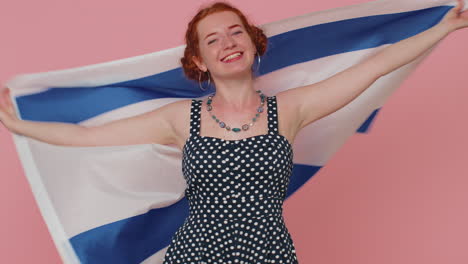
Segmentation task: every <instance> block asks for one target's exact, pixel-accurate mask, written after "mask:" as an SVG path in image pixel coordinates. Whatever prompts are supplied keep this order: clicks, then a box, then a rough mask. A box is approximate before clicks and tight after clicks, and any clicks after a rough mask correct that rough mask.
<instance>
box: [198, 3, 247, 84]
mask: <svg viewBox="0 0 468 264" xmlns="http://www.w3.org/2000/svg"><path fill="white" fill-rule="evenodd" d="M197 29H198V39H199V50H200V57H201V60H198V59H197V58H195V57H194V62H195V63H196V64H197V66H198V68H200V69H201V70H202V71H206V70H209V72H210V74H211V76H214V77H215V78H227V79H232V78H240V77H245V76H246V74H251V72H252V71H251V67H252V64H253V60H254V58H255V53H256V49H255V46H254V44H253V42H252V39H251V38H250V36H249V34H248V33H247V31H246V29H245V28H244V25H243V24H242V21H241V20H240V18H239V17H238V16H237V14H236V13H234V12H231V11H223V12H217V13H214V14H210V15H208V16H207V17H205V18H203V19H202V20H200V21H199V22H198V27H197ZM230 55H233V56H230Z"/></svg>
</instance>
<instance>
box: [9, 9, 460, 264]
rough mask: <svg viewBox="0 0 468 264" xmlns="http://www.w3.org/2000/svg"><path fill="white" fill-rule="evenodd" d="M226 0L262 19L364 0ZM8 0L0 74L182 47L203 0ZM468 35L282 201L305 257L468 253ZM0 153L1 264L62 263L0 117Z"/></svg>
mask: <svg viewBox="0 0 468 264" xmlns="http://www.w3.org/2000/svg"><path fill="white" fill-rule="evenodd" d="M231 1H232V3H234V4H235V5H237V6H238V7H239V8H241V9H242V10H244V11H245V12H246V13H247V14H248V15H250V17H251V18H252V19H253V21H254V22H256V23H258V24H263V23H267V22H271V21H276V20H279V19H282V18H286V17H290V16H295V15H300V14H303V13H308V12H312V11H318V10H323V9H329V8H333V7H339V6H344V5H350V4H357V3H361V2H365V1H362V0H331V1H320V2H319V1H315V2H312V1H305V0H289V1H281V2H280V1H271V0H256V1H247V0H231ZM5 2H6V0H4V1H3V2H2V8H1V9H0V32H1V45H2V48H1V49H0V58H1V63H0V80H1V81H2V82H4V81H6V80H7V79H9V78H11V77H12V76H13V75H15V74H19V73H27V72H38V71H49V70H54V69H63V68H69V67H75V66H81V65H87V64H92V63H98V62H104V61H109V60H115V59H120V58H125V57H130V56H136V55H141V54H145V53H149V52H153V51H157V50H161V49H166V48H170V47H174V46H177V45H180V44H182V41H183V34H184V30H185V25H186V23H187V22H188V20H189V18H190V16H191V15H193V14H194V13H195V11H196V9H197V8H198V6H199V4H200V3H203V2H206V1H194V0H191V1H184V2H182V1H158V0H156V1H155V0H153V1H149V0H145V1H136V2H135V1H134V2H133V3H131V1H116V0H114V1H90V0H86V1H85V0H81V1H58V0H56V1H54V0H43V1H24V0H16V1H12V0H10V1H8V3H7V5H6V6H5ZM135 3H136V4H135ZM267 7H268V8H267ZM169 25H171V26H169ZM467 43H468V30H467V29H463V30H460V31H457V32H455V33H452V34H451V35H450V36H448V37H447V38H446V39H445V40H444V41H443V42H442V43H441V44H440V45H439V46H438V47H437V49H436V50H435V51H434V52H433V53H432V54H431V56H430V57H429V58H427V59H426V61H425V62H424V63H423V64H422V65H421V66H420V67H419V68H418V70H417V71H416V72H415V73H414V74H413V75H412V76H411V77H410V78H409V79H408V80H407V81H406V82H405V83H404V84H403V86H402V87H401V88H400V89H399V90H398V91H397V92H396V93H395V94H394V95H393V96H392V97H391V98H390V99H389V100H388V101H387V103H386V105H385V106H384V107H383V109H382V110H381V112H380V115H379V117H378V118H377V120H376V123H375V124H374V126H373V127H372V133H371V134H369V135H355V136H354V137H352V138H351V139H350V140H349V141H348V142H347V144H346V145H345V146H344V147H343V148H341V150H340V151H339V152H338V153H337V154H335V156H334V157H333V159H332V160H331V161H330V162H329V163H328V164H327V166H326V167H325V168H323V169H322V170H321V171H320V173H319V174H318V175H316V176H315V177H314V178H313V180H311V181H309V182H308V184H307V185H306V186H304V187H303V188H302V189H301V190H300V191H299V192H298V193H296V194H295V195H294V196H293V197H291V198H290V199H289V200H288V201H287V202H286V207H285V218H286V222H287V225H288V228H289V230H290V232H291V234H292V236H293V239H294V241H295V245H296V248H297V251H298V257H299V261H300V263H321V264H332V263H340V264H341V263H348V264H367V263H369V264H370V263H373V264H374V263H379V264H390V263H413V264H414V263H425V264H432V263H434V264H436V263H437V264H439V263H451V264H458V263H460V264H462V263H468V251H467V250H466V238H467V237H468V227H467V225H466V223H467V222H468V213H467V210H466V208H467V206H466V205H467V202H468V192H467V190H466V189H467V186H468V167H467V166H466V163H467V162H468V157H467V156H468V140H467V139H466V137H465V135H467V134H468V125H467V122H466V114H467V113H468V103H467V98H468V89H467V88H468V85H467V82H466V79H464V78H465V77H466V74H467V69H468V56H467V55H466V54H467V51H466V44H467ZM0 155H1V156H0V157H1V162H0V172H1V173H0V174H1V178H0V208H2V210H1V217H0V219H1V220H0V221H1V224H0V263H18V264H22V263H61V261H60V259H59V256H58V254H57V252H56V250H55V246H54V245H53V243H52V240H51V238H50V236H49V234H48V231H47V229H46V226H45V224H44V222H43V220H42V217H41V215H40V212H39V210H38V208H37V205H36V203H35V201H34V199H33V196H32V193H31V190H30V188H29V185H28V183H27V181H26V178H25V176H24V175H23V171H22V168H21V165H20V162H19V160H18V156H17V154H16V151H15V149H14V146H13V142H12V136H11V134H10V133H9V132H8V131H6V129H5V128H4V127H3V126H0ZM64 177H66V175H64ZM24 253H26V254H24Z"/></svg>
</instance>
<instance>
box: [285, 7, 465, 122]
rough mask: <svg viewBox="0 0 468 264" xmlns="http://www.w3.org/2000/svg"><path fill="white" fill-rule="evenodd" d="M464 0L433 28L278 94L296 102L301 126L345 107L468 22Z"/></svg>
mask: <svg viewBox="0 0 468 264" xmlns="http://www.w3.org/2000/svg"><path fill="white" fill-rule="evenodd" d="M462 3H463V2H462V0H458V5H457V6H456V7H454V8H452V9H451V10H450V11H449V12H448V13H447V14H446V15H445V16H444V18H443V19H442V20H441V21H440V22H439V23H438V24H437V25H435V26H433V27H431V28H430V29H428V30H426V31H424V32H421V33H419V34H417V35H414V36H412V37H410V38H407V39H404V40H401V41H399V42H398V43H395V44H393V45H391V46H389V47H387V48H385V49H383V50H382V51H380V52H379V53H377V54H375V55H374V56H372V57H370V58H368V59H366V60H365V61H362V62H360V63H358V64H355V65H353V66H351V67H349V68H347V69H346V70H344V71H342V72H339V73H337V74H335V75H334V76H331V77H329V78H328V79H325V80H323V81H320V82H318V83H314V84H311V85H306V86H301V87H297V88H294V89H289V90H286V91H283V92H281V93H279V94H278V96H281V97H284V98H285V101H287V102H295V103H294V105H295V106H294V107H295V109H294V112H295V113H294V115H295V117H296V118H297V119H298V122H296V123H297V124H299V129H298V130H300V129H301V128H303V127H305V126H307V125H308V124H310V123H312V122H314V121H315V120H318V119H320V118H322V117H324V116H327V115H329V114H331V113H333V112H335V111H337V110H338V109H340V108H342V107H344V106H345V105H347V104H348V103H350V102H351V101H352V100H354V99H355V98H356V97H357V96H359V95H360V94H361V93H362V92H364V91H365V90H366V89H367V88H368V87H370V86H371V85H372V83H374V82H375V81H376V80H377V79H378V78H380V77H381V76H383V75H386V74H388V73H390V72H392V71H394V70H395V69H397V68H399V67H401V66H403V65H405V64H407V63H409V62H411V61H413V60H414V59H416V58H417V57H419V56H420V55H422V54H423V53H424V52H425V51H427V50H428V49H430V48H431V47H432V46H433V45H435V44H436V43H437V42H438V41H439V40H441V39H443V38H444V37H445V36H447V35H448V34H449V33H450V32H452V31H455V30H457V29H460V28H464V27H467V26H468V11H465V12H463V13H460V10H461V9H462Z"/></svg>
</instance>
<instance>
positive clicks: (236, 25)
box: [204, 24, 240, 39]
mask: <svg viewBox="0 0 468 264" xmlns="http://www.w3.org/2000/svg"><path fill="white" fill-rule="evenodd" d="M234 27H240V25H239V24H234V25H231V26H229V27H228V29H231V28H234ZM214 34H216V32H213V33H210V34H208V35H206V37H205V38H204V39H206V38H207V37H209V36H211V35H214Z"/></svg>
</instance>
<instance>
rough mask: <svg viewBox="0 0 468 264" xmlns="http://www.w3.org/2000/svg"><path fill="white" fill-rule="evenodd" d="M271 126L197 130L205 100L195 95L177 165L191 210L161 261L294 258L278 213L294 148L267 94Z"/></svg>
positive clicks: (287, 263) (186, 263)
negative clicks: (264, 130)
mask: <svg viewBox="0 0 468 264" xmlns="http://www.w3.org/2000/svg"><path fill="white" fill-rule="evenodd" d="M266 99H267V112H268V134H263V135H256V136H252V137H248V138H244V139H239V140H225V139H221V138H215V137H209V136H200V111H201V107H202V102H203V101H202V100H199V99H192V103H191V109H190V137H189V138H188V139H187V142H186V143H185V145H184V147H183V150H182V151H183V156H182V171H183V175H184V178H185V180H186V181H187V189H186V190H185V196H186V198H187V199H188V201H189V206H190V209H189V211H190V213H189V216H188V217H187V219H185V222H184V224H183V225H182V226H181V227H180V228H179V229H178V230H177V232H176V233H175V234H174V236H173V238H172V241H171V243H170V245H169V247H168V249H167V251H166V254H165V256H164V262H163V264H175V263H180V264H182V263H183V264H191V263H193V264H201V263H244V264H246V263H249V264H250V263H255V264H257V263H281V264H294V263H298V261H297V257H296V251H295V248H294V244H293V241H292V239H291V236H290V234H289V231H288V229H287V228H286V226H285V223H284V219H283V215H282V212H283V209H282V206H283V201H284V199H285V198H286V191H287V188H288V184H289V177H290V175H291V172H292V168H293V163H292V158H293V151H292V146H291V145H290V144H289V141H288V140H287V139H286V138H285V137H284V136H283V135H280V134H279V132H278V114H277V104H276V96H272V97H267V98H266Z"/></svg>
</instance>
